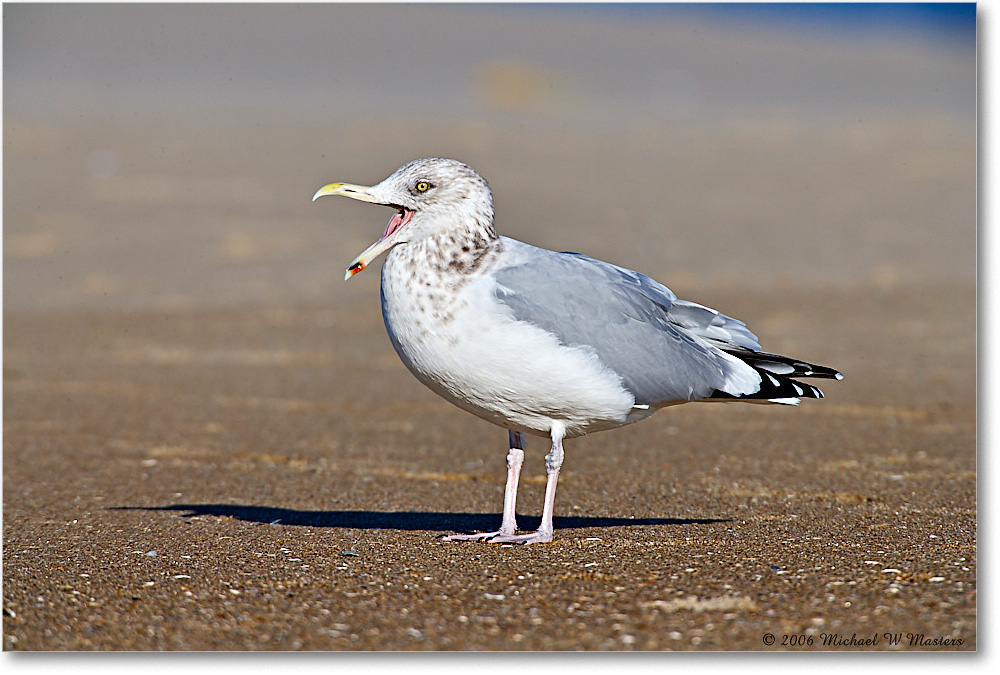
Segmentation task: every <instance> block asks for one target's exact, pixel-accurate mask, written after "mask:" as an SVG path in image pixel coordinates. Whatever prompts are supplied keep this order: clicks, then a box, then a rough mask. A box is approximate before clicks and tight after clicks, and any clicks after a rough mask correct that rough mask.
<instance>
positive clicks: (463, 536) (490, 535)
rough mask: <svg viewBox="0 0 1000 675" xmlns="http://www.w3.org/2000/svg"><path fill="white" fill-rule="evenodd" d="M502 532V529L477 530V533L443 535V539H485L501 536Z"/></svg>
mask: <svg viewBox="0 0 1000 675" xmlns="http://www.w3.org/2000/svg"><path fill="white" fill-rule="evenodd" d="M502 534H503V532H501V531H497V532H476V533H475V534H449V535H448V536H446V537H441V541H484V540H488V539H492V538H493V537H499V536H501V535H502Z"/></svg>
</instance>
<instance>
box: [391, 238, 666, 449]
mask: <svg viewBox="0 0 1000 675" xmlns="http://www.w3.org/2000/svg"><path fill="white" fill-rule="evenodd" d="M421 253H422V252H421V251H420V248H419V247H411V246H398V247H396V248H395V249H393V250H392V251H390V253H389V255H388V257H387V258H386V261H385V263H384V265H383V267H382V314H383V317H384V319H385V326H386V330H387V331H388V333H389V338H390V339H391V340H392V343H393V346H394V347H395V348H396V352H397V353H398V354H399V356H400V358H401V359H402V360H403V363H404V364H405V365H406V367H407V368H409V369H410V371H411V372H412V373H413V374H414V375H415V376H416V377H417V379H419V380H420V381H421V382H423V383H424V384H425V385H427V386H428V387H429V388H430V389H431V390H433V391H434V392H436V393H437V394H439V395H441V396H443V397H444V398H445V399H447V400H448V401H450V402H452V403H454V404H455V405H457V406H459V407H461V408H463V409H465V410H468V411H469V412H472V413H474V414H476V415H478V416H479V417H482V418H484V419H486V420H489V421H491V422H494V423H496V424H499V425H501V426H505V427H508V428H512V429H514V430H518V431H527V432H533V433H536V434H541V435H548V433H549V430H550V428H551V426H552V423H553V421H556V420H557V421H559V422H561V423H562V424H564V425H565V426H566V429H567V435H568V436H578V435H582V434H584V433H589V432H591V431H597V430H600V429H610V428H613V427H617V426H620V425H622V424H627V423H629V422H633V421H636V420H637V419H639V418H641V417H644V416H646V415H648V414H649V413H651V412H652V411H645V410H638V409H635V408H634V407H633V404H634V403H635V399H634V397H633V396H632V395H631V394H630V393H629V392H628V391H626V390H625V389H624V388H623V387H622V383H621V378H619V377H618V376H617V375H616V374H615V373H613V372H612V371H610V370H608V369H607V368H606V367H605V366H604V364H603V363H601V361H600V360H599V359H598V358H597V356H596V355H595V354H593V353H592V352H590V351H588V350H587V349H586V348H583V347H566V346H564V345H562V344H560V342H559V340H558V339H557V338H556V337H555V336H554V335H552V334H551V333H549V332H547V331H544V330H542V329H540V328H538V327H536V326H533V325H530V324H527V323H524V322H520V321H515V320H514V319H513V317H512V316H511V315H510V313H509V310H507V309H506V307H505V306H504V305H503V304H502V303H500V302H498V301H497V300H496V297H495V281H494V280H493V278H492V276H491V275H490V274H489V271H488V270H478V271H477V273H476V274H471V275H469V274H457V273H449V272H447V271H441V269H440V266H439V265H438V266H435V265H433V264H431V261H429V260H427V259H426V256H424V255H422V254H421Z"/></svg>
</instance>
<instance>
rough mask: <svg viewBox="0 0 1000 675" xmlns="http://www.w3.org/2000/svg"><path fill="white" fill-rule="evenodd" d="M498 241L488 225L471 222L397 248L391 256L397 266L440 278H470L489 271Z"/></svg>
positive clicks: (498, 245) (493, 230) (494, 231)
mask: <svg viewBox="0 0 1000 675" xmlns="http://www.w3.org/2000/svg"><path fill="white" fill-rule="evenodd" d="M500 246H501V239H500V237H499V236H498V235H497V232H496V229H495V228H494V227H493V223H492V222H486V223H484V222H478V221H477V222H473V223H471V224H469V225H466V226H463V227H461V228H455V227H453V228H449V229H447V230H442V231H440V232H435V233H434V234H431V235H428V236H426V237H423V238H421V239H419V240H417V241H412V242H408V243H406V244H401V245H400V246H397V247H396V248H395V249H393V251H392V253H393V254H395V255H394V257H395V258H396V260H395V261H394V262H396V263H397V264H400V263H401V264H403V265H405V266H407V267H410V268H411V269H413V270H414V271H416V270H420V271H421V272H425V273H426V272H431V273H435V274H437V275H441V276H450V275H471V274H475V273H476V272H479V271H481V270H483V269H484V268H486V267H489V264H488V263H489V262H490V261H491V260H493V259H494V258H495V257H496V255H497V253H498V252H499V247H500Z"/></svg>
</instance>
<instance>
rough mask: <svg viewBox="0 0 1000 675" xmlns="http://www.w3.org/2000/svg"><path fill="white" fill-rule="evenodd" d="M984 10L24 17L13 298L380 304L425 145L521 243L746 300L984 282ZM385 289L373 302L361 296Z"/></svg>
mask: <svg viewBox="0 0 1000 675" xmlns="http://www.w3.org/2000/svg"><path fill="white" fill-rule="evenodd" d="M975 23H976V16H975V5H973V4H948V5H766V6H761V5H653V6H650V5H586V6H581V5H546V6H536V5H513V6H512V5H238V4H237V5H158V4H152V5H146V4H143V5H103V4H102V5H87V4H84V5H76V4H74V5H50V4H5V5H4V7H3V76H4V77H3V83H4V110H3V113H4V114H3V132H4V169H5V171H4V183H3V188H4V193H3V196H4V200H3V226H4V227H3V241H4V249H3V262H4V307H5V310H6V311H8V312H9V311H22V310H31V311H47V310H62V309H69V308H84V309H100V308H116V309H120V308H137V307H143V308H154V309H155V308H187V307H194V306H220V305H230V304H234V303H236V304H246V303H251V304H252V303H265V304H269V303H297V302H299V303H300V302H307V303H311V302H323V303H341V302H345V301H350V302H354V301H364V302H368V303H377V300H376V298H375V297H374V296H373V295H372V292H373V291H372V289H373V287H375V286H377V283H378V274H377V270H372V271H371V272H369V273H368V274H364V275H361V276H359V277H357V278H356V279H355V280H354V281H352V283H350V284H344V283H343V282H342V281H341V277H342V274H343V268H344V267H345V265H346V263H347V262H348V261H349V260H351V258H353V257H354V256H355V255H356V254H357V253H358V252H359V251H360V250H362V249H363V248H364V247H366V246H367V245H368V244H369V243H371V241H373V240H374V239H375V238H376V237H377V236H378V235H379V234H380V233H381V230H382V228H383V226H384V225H385V220H387V219H388V217H389V215H390V214H389V213H388V211H387V210H386V211H385V212H381V211H380V210H377V209H372V208H371V207H367V206H365V205H361V204H354V203H350V202H347V201H346V200H345V201H322V202H317V203H315V204H314V203H312V202H310V197H311V195H312V194H313V192H314V191H315V190H316V189H317V188H318V187H319V186H320V185H323V184H325V183H328V182H331V181H334V180H339V181H350V182H358V183H366V184H368V183H371V182H375V181H378V180H380V179H381V178H383V177H385V176H386V175H388V174H389V173H391V172H392V171H393V170H394V169H395V168H396V167H398V166H400V165H401V164H403V163H405V162H407V161H409V160H411V159H414V158H417V157H421V156H434V155H441V156H451V157H455V158H458V159H461V160H463V161H465V162H467V163H469V164H471V165H472V166H473V167H474V168H476V169H477V170H478V171H479V172H480V173H482V174H483V175H484V176H485V177H486V178H487V179H488V180H489V181H490V182H491V185H492V187H493V189H494V193H495V199H496V207H497V215H498V229H499V230H500V231H501V232H502V233H505V234H508V235H510V236H513V237H516V238H520V239H523V240H526V241H528V242H531V243H534V244H537V245H540V246H545V247H551V248H556V249H561V250H576V251H580V252H584V253H588V254H590V255H594V256H597V257H603V258H606V259H610V260H612V261H614V262H616V263H619V264H622V265H625V266H628V267H631V268H634V269H638V270H641V271H643V272H646V273H648V274H650V275H652V276H654V277H656V278H658V279H659V280H661V281H662V282H664V283H666V284H667V285H668V286H671V287H672V288H673V289H674V290H675V291H676V292H678V293H679V294H681V295H682V296H687V297H692V298H694V299H697V298H699V297H702V298H704V294H703V293H704V292H705V291H711V289H719V288H743V287H754V288H760V289H767V288H772V287H773V288H780V287H788V286H790V285H794V286H797V287H803V288H810V287H813V286H835V287H872V288H881V289H892V288H896V287H900V286H904V285H913V284H931V285H937V284H941V283H944V284H946V285H951V284H954V283H960V284H963V285H964V287H965V288H967V289H968V292H969V293H973V292H974V288H975V287H974V283H975V274H976V259H975V255H976V254H975V251H976V25H975ZM362 298H363V300H362Z"/></svg>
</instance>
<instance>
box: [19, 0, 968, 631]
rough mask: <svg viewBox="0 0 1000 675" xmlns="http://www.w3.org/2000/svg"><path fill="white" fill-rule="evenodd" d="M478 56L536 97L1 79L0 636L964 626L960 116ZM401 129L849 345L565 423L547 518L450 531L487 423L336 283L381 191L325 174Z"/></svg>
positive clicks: (708, 292) (481, 456)
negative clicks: (497, 534)
mask: <svg viewBox="0 0 1000 675" xmlns="http://www.w3.org/2000/svg"><path fill="white" fill-rule="evenodd" d="M18 11H20V10H18ZM74 11H76V10H74ZM433 11H438V10H436V9H435V10H433ZM6 12H7V8H5V13H6ZM10 17H14V19H17V17H18V15H17V13H16V11H15V12H13V13H12V14H10V15H9V16H8V17H7V22H8V25H5V30H10V26H9V23H10V21H11V20H12V19H11V18H10ZM550 19H551V17H550ZM546 20H549V19H546ZM630 30H631V29H630ZM702 35H704V33H703V34H702ZM5 37H6V35H5ZM797 44H798V43H794V44H792V47H794V46H796V45H797ZM786 46H787V45H786ZM790 48H791V47H789V49H790ZM762 49H763V48H762ZM833 53H834V52H833V51H830V52H828V53H825V54H826V56H825V57H824V58H829V59H831V60H832V61H831V62H835V59H834V56H832V54H833ZM837 53H838V54H846V56H844V57H843V58H845V59H850V58H856V57H857V54H856V53H855V54H852V53H851V50H850V49H844V50H841V51H840V52H837ZM865 53H866V54H867V52H865ZM872 53H875V54H879V53H881V52H877V50H875V51H873V52H872ZM15 56H16V54H15ZM939 57H940V58H939ZM770 58H777V56H776V55H775V54H771V56H770ZM928 58H929V59H930V60H932V61H935V62H940V63H943V64H945V65H947V63H948V62H947V59H945V58H944V57H941V55H940V54H939V53H937V52H935V53H933V54H930V56H928ZM949 58H951V57H949ZM890 60H891V59H890ZM8 63H13V64H14V65H12V66H11V68H12V69H15V67H16V66H17V64H18V63H19V62H18V61H17V59H14V61H13V62H12V61H11V57H9V56H8V55H7V54H6V53H5V66H6V64H8ZM893 63H894V64H895V65H894V66H893V67H898V68H907V67H912V68H913V69H914V70H917V69H921V68H923V69H924V71H926V68H925V66H924V65H921V64H922V63H924V62H917V63H916V64H915V65H912V66H907V65H906V63H904V62H902V61H900V62H898V63H897V62H894V61H893ZM489 67H490V68H492V69H493V70H487V71H485V72H486V75H485V76H484V77H485V80H483V79H480V80H476V82H478V84H477V85H476V86H486V87H487V88H489V86H490V82H494V81H497V80H498V81H500V82H506V83H507V86H510V82H511V81H512V80H511V78H513V81H514V82H515V84H516V83H518V82H520V83H521V84H524V85H525V86H526V87H527V89H526V91H527V93H526V94H525V96H526V97H527V103H525V102H523V101H521V99H515V100H514V101H513V102H511V101H510V100H508V99H506V98H502V99H499V100H498V101H494V102H493V103H492V104H491V105H494V106H498V108H497V109H494V110H493V112H492V113H490V115H492V117H491V116H490V115H476V114H470V115H465V116H461V115H459V116H457V118H454V119H450V120H441V119H438V118H434V117H433V116H430V115H422V114H415V115H404V114H401V113H400V112H399V111H394V110H393V109H391V108H387V109H386V110H384V111H382V112H381V113H380V114H367V113H365V114H360V113H357V114H354V115H351V114H347V113H344V114H339V113H338V114H337V115H330V116H328V118H327V119H319V118H320V117H322V115H319V114H317V111H312V112H310V113H309V114H306V113H305V112H302V111H299V114H291V113H289V112H284V113H283V112H281V111H280V109H278V110H274V109H270V110H268V111H260V110H256V109H254V108H241V109H239V110H231V111H230V114H228V115H227V116H225V117H220V116H218V115H214V114H205V115H202V114H199V113H198V111H197V110H193V109H192V108H191V107H190V106H189V105H188V104H189V101H187V100H186V99H179V100H177V101H176V102H175V103H174V104H173V106H171V105H157V106H151V107H143V106H138V107H135V108H129V107H127V106H126V107H117V108H116V107H111V106H110V104H109V105H108V106H107V107H105V108H102V107H101V106H102V103H101V100H102V99H100V97H99V96H97V95H95V94H94V92H92V91H90V90H82V93H81V90H80V89H68V90H66V91H63V93H62V95H64V96H66V97H67V99H66V100H67V107H66V108H64V109H63V112H61V113H60V112H59V111H58V110H56V111H55V112H53V109H50V108H46V110H48V111H49V112H48V113H45V114H41V113H39V114H38V115H37V116H36V115H32V114H29V113H30V112H31V110H30V106H29V105H27V104H26V103H23V100H24V99H16V97H15V99H14V100H15V101H20V103H19V102H15V103H11V104H9V109H8V110H5V117H4V140H5V145H4V168H5V172H4V361H3V378H4V392H3V393H4V397H3V432H4V440H3V442H4V452H3V481H4V482H3V525H4V527H3V545H4V547H3V558H4V560H3V563H4V567H3V575H4V578H3V608H4V610H3V611H4V616H3V639H4V649H5V650H656V651H662V650H759V651H774V650H789V651H806V650H809V651H816V650H833V651H861V650H872V651H881V650H899V651H918V650H919V651H930V650H941V651H967V650H974V649H976V648H977V632H976V625H977V624H976V620H977V615H976V611H977V597H976V588H977V569H976V546H977V542H976V530H977V515H976V514H977V510H976V486H977V482H976V431H977V427H976V405H977V397H976V277H975V275H976V260H975V241H976V230H975V228H976V221H975V218H976V146H975V128H974V121H973V124H972V126H970V124H969V120H968V117H966V116H961V115H955V114H953V111H948V110H941V109H937V108H934V107H933V106H923V107H921V106H920V105H917V106H913V107H910V108H903V107H900V108H897V109H892V108H887V109H884V110H883V111H882V112H881V113H880V114H879V115H867V116H865V119H864V121H863V123H858V121H857V119H858V118H857V117H855V118H853V121H851V122H850V123H847V122H845V120H847V118H846V117H844V116H843V115H842V114H841V112H842V111H838V112H836V114H834V113H829V114H826V115H824V113H823V112H822V111H812V112H810V113H809V114H808V115H805V114H788V113H787V111H786V112H785V113H783V112H782V111H781V110H777V111H771V112H770V113H768V114H766V115H765V114H758V113H754V114H753V115H747V116H746V117H739V116H735V117H733V118H731V119H723V120H720V119H712V118H708V117H706V118H701V117H698V116H695V117H693V118H690V119H684V120H683V121H679V122H677V123H676V124H668V123H662V121H657V120H655V119H653V118H652V117H650V116H649V115H646V116H645V117H643V116H641V115H639V116H637V118H636V119H630V120H625V121H623V120H622V118H620V117H615V118H614V119H615V122H614V123H610V122H608V120H606V119H605V120H604V122H603V123H597V122H594V121H593V120H587V121H576V122H573V121H572V119H571V120H570V122H571V123H567V121H566V118H564V117H560V116H559V114H556V113H551V112H546V110H544V109H542V110H536V109H534V108H532V107H531V105H530V104H531V101H532V100H534V99H532V98H531V96H532V95H533V94H532V93H531V92H532V91H534V90H533V89H531V87H530V86H528V85H530V84H531V82H533V81H534V80H532V79H531V77H535V76H536V75H538V72H541V73H542V75H538V76H539V77H543V76H544V73H545V71H544V70H541V71H537V72H536V71H532V72H533V73H535V75H531V76H530V77H529V76H528V75H525V74H524V73H523V72H522V71H519V70H517V69H516V68H515V69H513V70H511V69H510V68H508V69H507V70H503V69H502V68H501V69H500V70H497V66H496V65H495V64H494V65H492V66H489ZM942 68H944V66H943V65H942ZM924 71H922V72H924ZM16 75H17V73H16V70H15V72H14V73H13V75H9V74H8V73H6V72H5V76H6V79H7V80H8V81H12V82H13V83H14V84H11V85H9V86H11V87H14V86H15V85H16V84H17V82H18V80H17V78H16ZM12 77H13V80H11V78H12ZM491 78H493V79H491ZM505 78H506V79H505ZM519 78H520V79H519ZM483 82H485V83H486V84H483ZM525 83H527V84H525ZM504 91H507V89H504ZM14 93H16V90H15V92H14ZM567 95H568V94H567ZM539 96H540V94H539ZM74 97H75V98H74ZM487 98H488V97H487ZM84 99H85V100H86V101H87V102H89V105H90V106H91V107H90V108H87V107H86V106H82V105H80V106H78V104H79V103H80V101H81V100H84ZM7 100H8V101H10V100H12V97H11V96H9V95H8V96H7ZM116 100H119V102H120V99H116ZM543 102H544V101H543ZM216 103H217V102H216ZM272 103H273V102H272ZM484 105H486V104H484ZM509 105H513V106H515V107H516V106H518V105H523V106H524V108H523V109H520V112H518V113H516V114H515V113H510V114H507V113H504V111H503V110H502V109H501V108H503V106H509ZM76 110H80V111H83V112H80V113H79V114H73V112H72V111H76ZM595 114H596V113H595ZM602 119H603V118H602ZM422 155H446V156H456V157H458V158H459V159H463V160H465V161H468V162H470V163H471V164H473V166H475V167H476V168H477V169H479V170H480V171H481V172H482V173H483V174H484V175H485V176H486V177H487V178H488V180H490V182H491V184H492V185H493V188H494V192H495V195H496V204H497V212H498V219H499V220H498V229H500V230H501V231H502V232H503V233H505V234H508V235H511V236H515V237H518V238H521V239H524V240H527V241H529V242H531V243H534V244H538V245H543V246H548V247H552V248H558V249H564V250H565V249H569V250H576V251H580V252H583V253H587V254H589V255H593V256H596V257H601V258H604V259H608V260H611V261H613V262H616V263H619V264H623V265H626V266H628V267H632V268H635V269H639V270H641V271H643V272H645V273H647V274H650V275H651V276H654V277H655V278H657V279H658V280H660V281H662V282H663V283H665V284H667V285H668V286H670V287H671V288H672V289H673V290H675V291H676V292H677V293H678V294H679V295H681V296H682V297H685V298H688V299H691V300H695V301H697V302H701V303H703V304H707V305H710V306H713V307H716V308H718V309H720V310H721V311H724V312H725V313H727V314H730V315H732V316H737V317H739V318H741V319H744V320H745V321H746V322H747V323H748V325H749V326H750V328H751V329H752V330H754V331H755V332H756V333H757V334H758V336H759V337H760V339H761V343H762V344H763V345H764V346H765V348H766V349H768V350H770V351H776V352H779V353H787V354H790V355H794V356H797V357H801V358H804V359H807V360H811V361H814V362H817V363H822V364H826V365H830V366H834V367H837V368H839V369H840V370H842V371H843V372H844V373H845V375H846V379H845V380H844V381H843V382H832V383H824V387H823V388H824V389H825V391H826V393H827V398H826V399H825V400H822V401H806V402H804V403H803V404H802V405H801V406H800V407H798V408H784V407H781V408H777V407H766V406H752V405H728V404H726V405H723V404H711V405H710V404H701V405H688V406H682V407H679V408H675V409H670V410H667V411H662V412H660V413H658V414H657V415H656V416H654V417H653V418H652V419H650V420H647V421H645V422H643V423H641V424H638V425H635V426H632V427H627V428H624V429H619V430H615V431H610V432H604V433H600V434H595V435H592V436H590V437H586V438H583V439H577V440H573V441H571V442H568V443H567V444H566V462H565V464H564V467H563V474H562V476H561V480H560V489H559V496H558V500H557V504H556V520H555V525H556V539H555V541H554V542H552V543H551V544H547V545H537V546H528V547H516V546H509V545H505V546H498V545H486V544H469V543H442V542H439V541H438V537H440V536H441V535H442V534H447V533H451V532H455V531H470V530H486V529H488V528H495V527H496V526H497V524H498V523H499V511H500V507H501V500H502V490H503V478H504V468H503V467H504V456H505V453H506V447H505V444H506V434H505V433H504V432H503V430H501V429H499V428H497V427H493V426H491V425H489V424H487V423H486V422H483V421H480V420H478V419H476V418H474V417H472V416H470V415H468V414H466V413H463V412H461V411H459V410H457V409H455V408H453V407H452V406H450V405H449V404H447V403H446V402H444V401H443V400H441V399H438V398H437V397H435V396H434V395H433V394H432V393H431V392H429V391H427V390H425V389H424V388H423V387H422V386H421V385H420V384H419V383H417V382H416V381H415V380H414V379H413V378H412V377H411V376H410V374H409V373H408V372H407V371H406V370H405V368H404V367H403V366H402V365H401V364H400V363H399V361H398V359H397V358H396V356H395V354H394V353H393V352H392V348H391V346H390V345H389V342H388V339H387V338H386V336H385V333H384V329H383V327H382V325H381V317H380V315H379V306H378V288H377V285H378V274H377V271H378V270H377V268H378V265H377V264H375V265H373V267H372V269H371V270H369V271H366V272H365V273H363V274H361V275H359V276H358V277H356V278H355V279H353V280H351V281H350V282H349V283H344V282H343V281H341V277H342V275H343V268H344V266H345V264H346V263H347V261H349V260H350V259H351V258H353V257H354V255H356V254H357V253H358V252H359V251H361V250H362V249H363V248H364V247H365V246H367V245H368V244H369V243H370V242H371V241H373V240H374V239H375V238H376V237H377V236H378V234H379V233H380V232H381V229H382V227H383V226H384V223H385V220H386V219H387V218H388V216H389V213H388V212H387V211H384V210H381V209H376V208H374V207H370V206H366V205H361V204H353V203H350V202H347V201H346V200H344V201H342V202H338V201H330V202H317V203H316V204H313V203H311V202H310V201H309V198H310V196H311V195H312V194H313V192H314V191H315V190H316V188H318V187H319V186H320V185H323V184H325V183H327V182H330V181H333V180H347V181H352V182H360V183H364V182H370V181H376V180H379V179H380V178H382V177H384V176H385V175H387V174H388V173H390V172H391V171H392V170H393V169H395V168H396V167H397V166H398V165H400V164H402V163H403V162H405V161H407V160H409V159H411V158H413V157H417V156H422ZM546 450H547V448H546V447H545V444H544V443H543V442H541V441H540V440H538V439H532V441H531V442H530V444H529V448H528V451H527V459H526V462H525V473H524V474H523V478H522V489H521V495H520V500H519V509H518V510H519V514H520V523H521V525H522V527H531V526H533V525H534V524H536V523H537V518H538V515H539V513H540V509H541V499H542V491H543V488H544V482H543V479H542V476H543V473H544V472H543V465H542V461H541V457H542V456H543V455H544V453H545V451H546Z"/></svg>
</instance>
